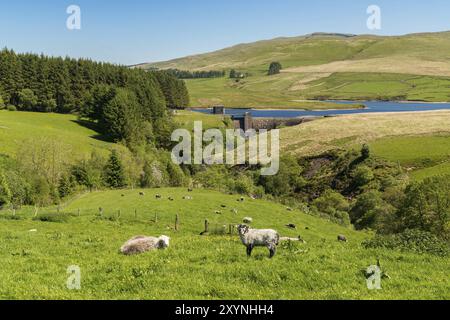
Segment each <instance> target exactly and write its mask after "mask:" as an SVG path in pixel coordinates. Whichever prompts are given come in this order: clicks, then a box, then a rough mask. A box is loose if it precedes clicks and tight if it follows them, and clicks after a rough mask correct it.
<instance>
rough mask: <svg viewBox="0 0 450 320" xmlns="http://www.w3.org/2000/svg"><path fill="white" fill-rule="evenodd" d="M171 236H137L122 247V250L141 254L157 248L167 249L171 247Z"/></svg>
mask: <svg viewBox="0 0 450 320" xmlns="http://www.w3.org/2000/svg"><path fill="white" fill-rule="evenodd" d="M169 241H170V238H169V237H167V236H161V237H159V238H155V237H146V236H137V237H134V238H132V239H130V240H128V241H127V242H125V244H124V245H123V246H122V247H121V248H120V252H121V253H122V254H124V255H134V254H141V253H144V252H147V251H151V250H156V249H166V248H167V247H169Z"/></svg>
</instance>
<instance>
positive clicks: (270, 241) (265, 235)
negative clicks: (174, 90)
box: [238, 224, 280, 258]
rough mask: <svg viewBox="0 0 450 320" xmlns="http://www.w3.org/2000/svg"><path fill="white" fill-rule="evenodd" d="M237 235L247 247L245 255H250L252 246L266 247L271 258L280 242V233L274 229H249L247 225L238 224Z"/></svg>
mask: <svg viewBox="0 0 450 320" xmlns="http://www.w3.org/2000/svg"><path fill="white" fill-rule="evenodd" d="M238 232H239V237H240V238H241V241H242V244H243V245H244V246H246V247H247V256H249V257H250V256H251V255H252V250H253V248H254V247H267V248H268V249H269V251H270V258H273V256H274V255H275V253H276V251H277V245H278V244H279V243H280V235H279V234H278V232H276V231H275V230H271V229H267V230H258V229H250V227H249V226H246V225H243V224H241V225H239V226H238Z"/></svg>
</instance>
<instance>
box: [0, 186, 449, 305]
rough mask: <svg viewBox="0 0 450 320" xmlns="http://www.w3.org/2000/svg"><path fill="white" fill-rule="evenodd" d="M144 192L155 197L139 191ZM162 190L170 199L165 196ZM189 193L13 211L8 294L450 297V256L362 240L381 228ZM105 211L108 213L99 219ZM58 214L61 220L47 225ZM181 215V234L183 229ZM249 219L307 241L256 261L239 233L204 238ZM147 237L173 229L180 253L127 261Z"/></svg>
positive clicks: (103, 197) (6, 242) (8, 225)
mask: <svg viewBox="0 0 450 320" xmlns="http://www.w3.org/2000/svg"><path fill="white" fill-rule="evenodd" d="M141 191H143V192H144V193H145V196H141V195H139V193H140V192H141ZM156 194H161V195H162V196H163V198H162V199H159V200H158V199H156V198H155V195H156ZM185 195H186V190H185V189H157V190H116V191H105V192H94V193H91V194H86V195H84V196H82V197H81V198H78V199H75V200H73V201H72V202H70V203H69V204H68V205H67V206H65V207H64V208H63V209H62V211H61V212H60V213H59V214H56V212H55V209H54V208H47V209H43V210H41V213H40V214H38V216H37V217H36V218H33V210H32V208H29V209H27V208H24V209H23V210H21V211H20V212H17V214H16V216H15V217H14V219H13V218H12V215H11V213H10V212H9V213H8V212H2V214H1V215H0V219H1V223H0V239H1V240H2V241H0V248H1V250H0V259H1V261H2V269H1V271H0V281H1V283H2V284H3V285H2V286H1V287H0V298H2V299H214V300H226V299H232V300H234V299H256V300H259V299H333V300H334V299H448V298H449V290H448V281H447V278H448V270H447V269H448V258H441V257H438V256H433V255H429V254H423V255H420V254H415V253H410V252H400V251H392V250H387V249H364V248H363V247H362V246H361V242H362V241H363V240H364V239H367V238H370V237H371V234H370V233H364V232H356V231H353V230H351V229H347V228H344V227H341V226H338V225H336V224H333V223H331V222H328V221H326V220H323V219H320V218H316V217H313V216H310V215H307V214H304V213H302V212H299V211H293V212H290V211H287V210H286V208H285V207H284V206H282V205H279V204H276V203H273V202H269V201H264V200H252V199H250V198H245V201H244V202H239V201H236V196H230V195H224V194H222V193H219V192H213V191H210V190H194V192H192V193H189V195H190V196H192V198H193V199H192V200H183V199H182V198H183V196H185ZM169 196H171V197H173V198H174V201H169V200H168V199H167V198H168V197H169ZM223 205H225V206H226V208H223V207H222V206H223ZM99 207H102V208H103V209H104V214H103V216H99V215H98V212H99V211H98V208H99ZM233 208H236V209H237V210H238V213H237V214H235V213H233V212H232V209H233ZM119 210H120V216H119ZM135 210H136V211H135ZM216 210H220V211H222V214H221V215H218V214H216V213H215V211H216ZM50 213H52V214H53V218H54V219H55V220H53V222H48V219H44V218H45V217H49V214H50ZM155 214H157V216H158V219H157V222H156V221H155ZM176 214H179V216H180V228H179V230H178V231H175V230H174V229H173V226H174V220H175V215H176ZM58 216H59V218H58ZM246 216H251V217H252V218H253V219H254V226H255V227H263V228H267V227H270V228H275V229H277V230H278V231H279V232H280V233H281V234H282V235H283V236H293V237H296V236H298V235H299V234H300V235H301V236H302V237H303V238H304V240H305V241H306V243H305V244H300V243H291V244H289V243H284V244H282V245H280V247H279V249H278V253H277V255H276V256H275V258H274V259H272V260H270V259H269V258H268V250H267V249H265V248H256V249H255V251H254V254H253V257H252V258H250V259H249V258H247V257H246V254H245V247H244V246H243V245H242V244H241V243H240V240H239V238H238V236H237V235H236V234H234V235H228V234H220V233H218V234H210V235H209V236H200V235H199V234H200V232H201V231H202V230H203V224H204V220H205V219H209V220H210V227H211V229H210V230H211V231H213V229H216V230H218V231H220V230H221V229H222V226H223V225H224V224H230V223H231V224H234V223H239V222H240V221H242V218H243V217H246ZM55 217H56V218H58V219H56V218H55ZM50 221H52V220H50ZM287 223H295V224H296V225H297V230H290V229H289V228H287V227H285V224H287ZM30 230H32V231H30ZM138 234H144V235H156V236H159V235H161V234H166V235H168V236H170V237H171V246H170V248H169V249H168V250H165V251H157V252H150V253H147V254H144V255H140V256H130V257H126V256H122V255H120V254H119V252H118V250H119V248H120V246H121V245H122V244H123V243H124V242H125V241H126V240H128V239H129V238H131V237H133V236H136V235H138ZM338 234H345V235H346V236H347V237H348V239H349V242H348V243H342V242H338V241H337V240H336V237H337V235H338ZM12 240H13V241H12ZM30 243H33V246H30ZM377 259H380V261H381V263H382V266H383V268H384V269H385V270H387V271H388V272H389V275H390V276H391V279H390V280H386V279H385V280H383V282H382V288H383V290H372V291H370V290H368V289H367V284H366V279H365V276H364V273H363V270H365V269H366V268H367V267H368V266H370V265H373V264H374V263H376V261H377ZM72 265H77V266H79V267H80V272H81V289H80V290H68V289H67V288H66V283H67V278H68V274H67V272H66V270H67V268H68V267H69V266H72ZM430 265H432V266H433V268H430V267H429V266H430Z"/></svg>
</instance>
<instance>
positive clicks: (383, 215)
mask: <svg viewBox="0 0 450 320" xmlns="http://www.w3.org/2000/svg"><path fill="white" fill-rule="evenodd" d="M394 210H395V208H394V207H392V206H391V205H389V204H388V203H386V202H385V201H384V200H383V199H382V198H381V193H380V192H378V191H369V192H366V193H363V194H362V195H360V196H359V197H358V199H357V200H356V203H355V204H354V206H353V207H352V209H351V210H350V218H351V221H352V223H353V224H354V225H355V227H356V228H357V229H359V230H361V229H365V228H372V229H377V230H378V229H381V228H382V226H383V225H384V224H385V223H387V221H391V219H390V217H391V216H392V215H393V212H394Z"/></svg>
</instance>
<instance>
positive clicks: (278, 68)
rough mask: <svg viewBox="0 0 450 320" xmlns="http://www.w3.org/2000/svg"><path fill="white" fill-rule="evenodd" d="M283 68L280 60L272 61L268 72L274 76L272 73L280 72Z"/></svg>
mask: <svg viewBox="0 0 450 320" xmlns="http://www.w3.org/2000/svg"><path fill="white" fill-rule="evenodd" d="M281 69H282V66H281V63H279V62H276V61H275V62H272V63H271V64H270V66H269V72H268V75H269V76H272V75H275V74H279V73H280V71H281Z"/></svg>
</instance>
